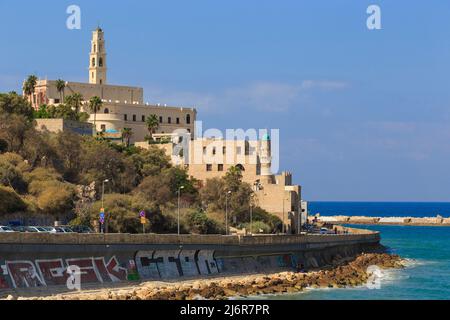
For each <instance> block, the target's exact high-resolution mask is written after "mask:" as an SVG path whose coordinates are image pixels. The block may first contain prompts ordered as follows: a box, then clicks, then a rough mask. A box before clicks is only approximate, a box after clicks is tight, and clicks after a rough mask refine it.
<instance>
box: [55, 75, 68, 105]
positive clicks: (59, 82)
mask: <svg viewBox="0 0 450 320" xmlns="http://www.w3.org/2000/svg"><path fill="white" fill-rule="evenodd" d="M65 88H66V82H65V81H64V80H61V79H58V80H56V90H58V92H59V97H60V101H61V103H63V102H64V89H65Z"/></svg>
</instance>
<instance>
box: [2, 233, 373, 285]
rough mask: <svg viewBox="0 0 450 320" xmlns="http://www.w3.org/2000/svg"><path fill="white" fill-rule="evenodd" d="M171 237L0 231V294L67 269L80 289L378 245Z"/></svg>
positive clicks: (337, 254) (354, 237) (288, 264)
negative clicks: (74, 269)
mask: <svg viewBox="0 0 450 320" xmlns="http://www.w3.org/2000/svg"><path fill="white" fill-rule="evenodd" d="M358 233H359V234H351V235H310V236H255V237H243V236H228V237H226V236H216V235H212V236H194V235H186V236H180V237H178V236H176V235H151V234H150V235H128V234H108V235H101V234H92V235H79V234H73V235H72V234H66V235H50V234H48V235H47V234H26V233H23V234H22V233H13V234H0V291H3V292H6V291H10V290H16V289H27V288H35V287H47V286H61V287H64V286H65V284H66V282H67V279H68V277H69V275H68V273H67V271H66V270H67V267H68V266H73V265H75V266H78V267H79V268H80V269H81V283H82V286H83V285H86V284H106V285H107V284H108V283H114V282H121V281H137V280H141V281H146V280H165V279H179V278H187V277H189V278H191V277H205V276H210V275H219V274H244V273H256V272H263V271H264V272H278V271H282V270H292V269H294V268H295V267H296V266H297V264H298V263H302V264H303V265H305V266H306V267H309V268H311V267H320V266H324V265H327V264H329V263H331V262H332V261H333V260H334V259H336V258H342V257H349V256H355V255H356V254H358V253H361V252H363V251H369V250H372V249H377V248H379V240H380V237H379V234H378V233H371V232H362V231H358Z"/></svg>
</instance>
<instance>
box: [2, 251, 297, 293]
mask: <svg viewBox="0 0 450 320" xmlns="http://www.w3.org/2000/svg"><path fill="white" fill-rule="evenodd" d="M127 259H128V261H126V260H127ZM127 259H125V261H119V260H118V259H117V258H116V256H113V257H112V258H104V257H90V258H57V259H36V260H6V261H4V260H1V259H0V260H1V261H4V262H3V263H2V262H0V290H2V289H15V288H33V287H45V286H65V285H66V284H67V280H68V278H70V276H71V275H70V272H68V270H67V269H68V268H69V267H77V268H79V271H80V279H79V280H80V283H81V284H95V283H98V284H102V283H112V282H120V281H127V280H128V281H137V280H141V279H142V280H161V279H176V278H180V277H198V276H207V275H214V274H219V273H222V274H223V273H227V274H243V273H254V272H270V271H273V270H279V269H280V268H282V269H288V268H292V267H294V266H295V262H296V261H297V257H295V256H293V255H291V254H287V255H265V256H243V257H227V258H215V251H214V250H182V249H178V250H151V251H138V252H137V253H136V254H135V256H134V257H129V258H127Z"/></svg>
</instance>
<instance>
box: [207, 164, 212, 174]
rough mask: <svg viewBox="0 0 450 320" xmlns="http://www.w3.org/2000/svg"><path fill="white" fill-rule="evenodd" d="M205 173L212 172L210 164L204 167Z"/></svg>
mask: <svg viewBox="0 0 450 320" xmlns="http://www.w3.org/2000/svg"><path fill="white" fill-rule="evenodd" d="M206 171H208V172H211V171H212V164H207V165H206Z"/></svg>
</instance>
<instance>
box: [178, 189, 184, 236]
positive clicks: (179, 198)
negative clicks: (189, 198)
mask: <svg viewBox="0 0 450 320" xmlns="http://www.w3.org/2000/svg"><path fill="white" fill-rule="evenodd" d="M183 189H184V186H181V187H179V188H178V192H177V193H178V235H180V234H181V231H180V200H181V190H183Z"/></svg>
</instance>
